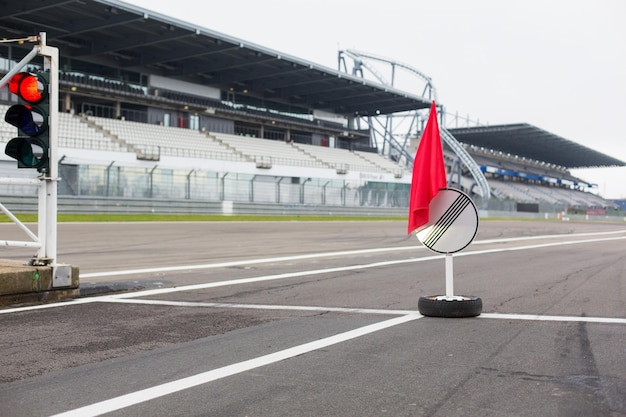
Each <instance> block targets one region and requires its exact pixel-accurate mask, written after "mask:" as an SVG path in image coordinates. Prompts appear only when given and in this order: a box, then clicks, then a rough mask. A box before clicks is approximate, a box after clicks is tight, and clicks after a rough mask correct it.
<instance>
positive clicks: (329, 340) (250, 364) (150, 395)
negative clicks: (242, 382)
mask: <svg viewBox="0 0 626 417" xmlns="http://www.w3.org/2000/svg"><path fill="white" fill-rule="evenodd" d="M420 317H422V316H421V315H419V314H417V315H415V314H407V315H403V316H400V317H396V318H393V319H389V320H385V321H382V322H379V323H375V324H371V325H369V326H365V327H360V328H358V329H354V330H350V331H347V332H344V333H339V334H336V335H334V336H330V337H326V338H324V339H320V340H316V341H313V342H309V343H305V344H302V345H298V346H294V347H292V348H289V349H285V350H281V351H278V352H275V353H270V354H269V355H264V356H259V357H257V358H254V359H249V360H247V361H243V362H239V363H235V364H232V365H228V366H224V367H222V368H218V369H214V370H212V371H208V372H203V373H200V374H197V375H192V376H190V377H187V378H183V379H178V380H176V381H171V382H167V383H165V384H161V385H156V386H154V387H150V388H146V389H143V390H141V391H136V392H131V393H129V394H126V395H121V396H119V397H116V398H111V399H109V400H105V401H101V402H99V403H94V404H90V405H87V406H85V407H81V408H77V409H74V410H70V411H66V412H64V413H60V414H56V415H55V416H53V417H74V416H75V417H91V416H99V415H102V414H105V413H110V412H112V411H116V410H120V409H122V408H126V407H130V406H133V405H136V404H140V403H142V402H145V401H149V400H152V399H155V398H159V397H163V396H165V395H169V394H173V393H175V392H178V391H182V390H185V389H189V388H193V387H196V386H198V385H202V384H206V383H208V382H212V381H216V380H218V379H222V378H226V377H229V376H232V375H236V374H239V373H242V372H246V371H250V370H252V369H256V368H260V367H262V366H266V365H270V364H273V363H276V362H280V361H283V360H285V359H289V358H293V357H296V356H299V355H303V354H305V353H309V352H312V351H315V350H318V349H323V348H326V347H328V346H332V345H335V344H338V343H342V342H345V341H348V340H351V339H355V338H357V337H361V336H364V335H367V334H370V333H374V332H378V331H380V330H384V329H388V328H390V327H393V326H397V325H399V324H403V323H407V322H409V321H413V320H417V319H419V318H420Z"/></svg>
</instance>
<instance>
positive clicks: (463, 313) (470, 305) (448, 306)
mask: <svg viewBox="0 0 626 417" xmlns="http://www.w3.org/2000/svg"><path fill="white" fill-rule="evenodd" d="M417 309H418V310H419V312H420V314H421V315H423V316H428V317H447V318H462V317H476V316H479V315H480V313H482V311H483V301H482V300H481V299H480V298H479V297H476V296H473V295H461V296H455V297H454V298H453V299H450V300H447V299H445V297H443V296H439V295H429V296H425V297H420V298H419V301H418V303H417Z"/></svg>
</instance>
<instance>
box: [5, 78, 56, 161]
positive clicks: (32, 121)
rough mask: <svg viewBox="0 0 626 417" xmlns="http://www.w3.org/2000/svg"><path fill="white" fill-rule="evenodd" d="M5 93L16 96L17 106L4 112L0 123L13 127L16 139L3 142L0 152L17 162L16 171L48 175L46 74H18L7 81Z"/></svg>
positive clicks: (47, 85)
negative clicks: (23, 169)
mask: <svg viewBox="0 0 626 417" xmlns="http://www.w3.org/2000/svg"><path fill="white" fill-rule="evenodd" d="M9 90H10V91H11V93H13V94H16V95H17V96H18V104H15V105H13V106H11V107H10V108H9V110H7V112H6V115H5V116H4V120H6V121H7V123H9V124H11V125H13V126H15V127H17V129H18V135H19V136H18V137H16V138H13V139H11V140H10V141H9V142H8V143H7V146H6V148H5V150H4V153H6V154H7V155H8V156H10V157H11V158H14V159H16V160H17V166H18V168H37V170H38V171H39V172H48V171H49V169H50V162H49V154H48V150H49V148H50V133H49V123H48V116H49V114H50V101H49V97H48V96H49V78H48V73H47V72H43V71H38V72H36V73H31V72H20V73H18V74H16V75H14V76H13V77H12V78H11V80H10V81H9Z"/></svg>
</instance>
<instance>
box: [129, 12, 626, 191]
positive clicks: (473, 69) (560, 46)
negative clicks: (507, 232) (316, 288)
mask: <svg viewBox="0 0 626 417" xmlns="http://www.w3.org/2000/svg"><path fill="white" fill-rule="evenodd" d="M127 1H128V2H129V3H133V4H136V5H138V6H141V7H144V8H146V9H150V10H154V11H157V12H159V13H163V14H166V15H168V16H171V17H174V18H177V19H181V20H184V21H187V22H191V23H195V24H198V25H199V26H202V27H205V28H208V29H211V30H215V31H218V32H221V33H224V34H227V35H230V36H234V37H237V38H241V39H243V40H246V41H249V42H252V43H255V44H258V45H261V46H263V47H266V48H270V49H274V50H277V51H280V52H283V53H286V54H289V55H292V56H295V57H297V58H301V59H306V60H309V61H313V62H315V63H317V64H321V65H325V66H328V67H330V68H333V69H337V53H338V51H339V50H340V49H356V50H360V51H365V52H368V53H372V54H375V55H379V56H383V57H386V58H389V59H390V60H393V61H399V62H403V63H406V64H408V65H410V66H412V67H414V68H416V69H418V70H419V71H421V72H423V73H425V74H426V75H428V76H429V77H431V78H432V80H433V83H434V84H435V86H436V87H437V93H438V102H439V104H442V105H444V106H445V108H446V111H448V112H451V113H455V112H458V113H459V114H461V115H464V116H466V115H469V116H470V117H471V118H472V119H479V120H480V121H481V122H483V123H489V124H503V123H530V124H533V125H535V126H537V127H539V128H542V129H544V130H547V131H549V132H551V133H554V134H556V135H559V136H561V137H563V138H565V139H568V140H571V141H574V142H577V143H580V144H582V145H585V146H587V147H590V148H592V149H595V150H597V151H600V152H603V153H605V154H608V155H611V156H613V157H616V158H619V159H621V160H622V161H626V123H624V120H626V1H623V0H594V1H589V0H586V1H582V0H523V1H522V0H520V1H502V0H436V1H435V0H429V1H422V0H412V1H406V0H386V1H373V0H359V1H353V0H316V1H314V2H308V3H305V2H301V1H293V0H228V1H204V2H200V1H197V0H177V1H171V0H127ZM405 89H407V90H409V91H410V87H407V88H405ZM418 89H419V91H417V90H418ZM412 92H413V93H417V94H420V93H421V87H419V88H416V90H415V91H412ZM573 173H574V174H575V175H578V176H579V177H581V178H583V179H585V180H588V181H590V182H594V183H597V184H598V186H599V187H598V192H599V193H600V194H601V195H603V196H604V197H606V198H626V167H623V168H612V169H593V170H582V171H581V170H576V171H573Z"/></svg>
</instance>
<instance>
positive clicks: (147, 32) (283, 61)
mask: <svg viewBox="0 0 626 417" xmlns="http://www.w3.org/2000/svg"><path fill="white" fill-rule="evenodd" d="M1 3H2V13H0V37H2V38H20V37H26V36H30V35H37V34H38V33H39V32H46V34H47V35H46V36H47V43H48V44H49V45H52V46H56V47H58V48H59V51H60V55H61V68H62V69H65V70H74V71H81V72H86V73H91V74H98V75H105V74H106V73H107V71H108V72H109V73H110V74H112V75H114V76H118V77H119V76H120V75H122V76H123V75H124V74H130V73H135V74H142V75H145V74H155V75H161V76H165V77H170V78H176V79H180V80H185V81H190V82H194V83H199V84H202V85H208V86H213V87H216V88H220V89H222V91H233V92H235V93H238V95H237V102H238V103H240V104H250V105H255V106H259V107H271V108H273V109H276V110H281V111H291V112H302V111H303V110H310V109H319V110H325V111H330V112H333V113H337V114H343V115H357V114H359V115H376V114H390V113H394V112H399V111H407V110H415V109H421V108H428V107H429V106H430V102H429V101H428V100H426V99H423V98H422V97H420V96H417V95H411V94H409V93H407V92H404V91H401V90H396V89H393V88H390V87H386V86H383V85H381V84H377V83H375V82H371V81H367V80H365V79H363V78H360V77H356V76H351V75H349V74H346V73H343V72H339V71H336V70H333V69H331V68H328V67H324V66H320V65H318V64H315V63H312V62H308V61H305V60H302V59H299V58H295V57H292V56H289V55H286V54H283V53H280V52H278V51H274V50H271V49H268V48H265V47H261V46H259V45H255V44H253V43H251V42H247V41H244V40H241V39H237V38H234V37H231V36H228V35H225V34H222V33H218V32H215V31H212V30H210V29H207V28H203V27H199V26H196V25H193V24H191V23H187V22H184V21H181V20H178V19H173V18H171V17H168V16H165V15H162V14H159V13H156V12H152V11H150V10H147V9H143V8H141V7H137V6H134V5H130V4H127V3H124V2H121V1H117V0H64V1H58V0H16V1H10V2H9V1H3V2H1ZM224 18H225V19H226V18H227V16H224ZM235 24H236V23H235ZM12 45H15V46H16V47H18V48H24V49H31V48H32V46H31V45H29V44H24V45H21V46H19V45H17V44H12ZM231 89H232V90H231Z"/></svg>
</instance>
